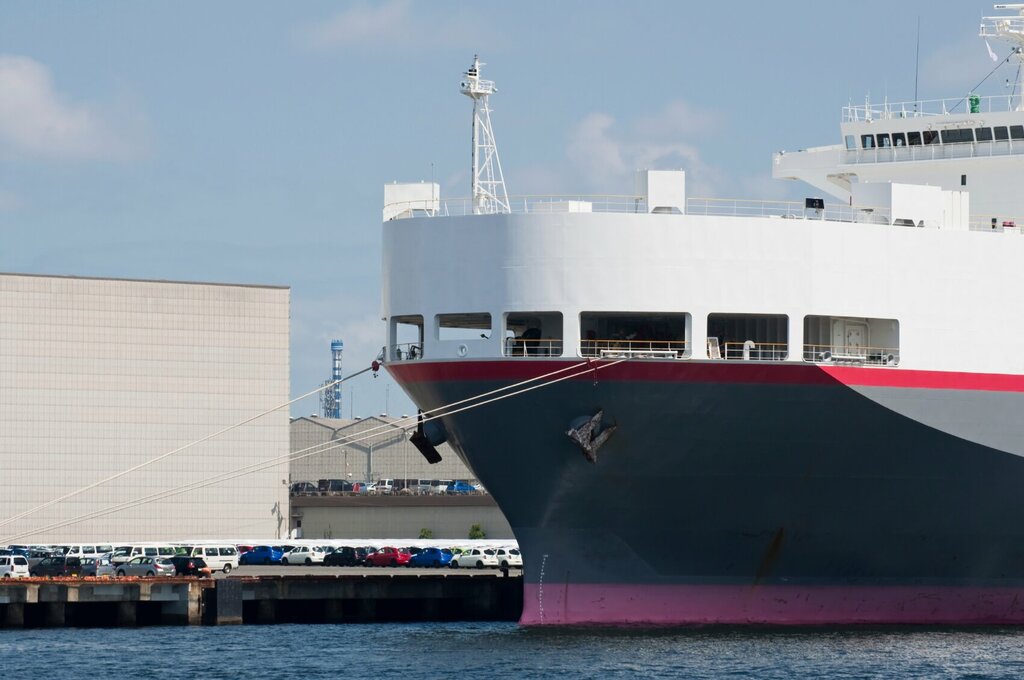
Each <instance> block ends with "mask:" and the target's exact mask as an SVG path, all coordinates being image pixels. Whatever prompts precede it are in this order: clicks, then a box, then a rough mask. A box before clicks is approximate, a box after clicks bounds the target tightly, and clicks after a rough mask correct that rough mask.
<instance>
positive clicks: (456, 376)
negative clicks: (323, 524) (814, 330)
mask: <svg viewBox="0 0 1024 680" xmlns="http://www.w3.org/2000/svg"><path fill="white" fill-rule="evenodd" d="M607 363H611V362H609V361H594V362H593V364H591V365H593V366H599V365H601V364H607ZM574 365H577V366H579V371H580V373H579V375H578V376H577V377H575V378H573V379H574V380H594V379H597V380H599V381H601V380H608V381H624V382H633V381H639V382H644V381H646V382H681V383H727V384H754V385H759V384H763V385H851V386H858V387H903V388H918V389H932V390H982V391H989V392H1024V375H1004V374H998V373H961V372H952V371H914V370H907V369H901V368H881V367H878V368H869V367H854V366H824V365H815V364H762V363H756V364H755V363H746V362H744V363H740V362H735V363H725V362H707V361H678V362H662V361H639V360H635V361H627V362H623V363H620V364H616V365H614V366H609V367H608V368H604V369H602V370H600V371H589V370H586V366H587V364H586V363H584V362H583V360H580V361H531V360H529V359H508V360H494V361H491V360H483V361H436V362H431V361H408V362H402V363H393V364H388V365H387V369H388V371H389V372H390V373H391V374H392V375H393V376H394V378H395V380H397V381H398V382H399V383H402V384H413V383H423V382H449V381H466V380H480V381H520V380H527V379H529V378H534V377H537V376H539V375H544V374H547V373H550V372H552V371H556V370H558V369H560V368H564V367H568V366H574ZM574 372H575V371H566V372H565V373H560V374H557V375H554V376H551V377H552V379H556V378H560V377H563V376H565V375H572V374H573V373H574Z"/></svg>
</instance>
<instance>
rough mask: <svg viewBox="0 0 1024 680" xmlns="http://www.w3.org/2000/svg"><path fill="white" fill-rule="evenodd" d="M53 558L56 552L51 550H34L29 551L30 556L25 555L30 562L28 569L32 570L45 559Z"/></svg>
mask: <svg viewBox="0 0 1024 680" xmlns="http://www.w3.org/2000/svg"><path fill="white" fill-rule="evenodd" d="M52 556H54V552H53V551H52V550H50V549H49V548H32V549H30V550H29V551H28V554H27V555H25V559H27V560H28V568H29V569H31V568H32V567H34V566H36V565H37V564H39V563H40V562H42V561H43V560H44V559H45V558H47V557H52Z"/></svg>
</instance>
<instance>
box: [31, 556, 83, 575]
mask: <svg viewBox="0 0 1024 680" xmlns="http://www.w3.org/2000/svg"><path fill="white" fill-rule="evenodd" d="M29 573H30V574H31V575H32V576H78V575H80V574H81V573H82V559H81V558H79V557H68V558H65V557H64V556H63V555H52V556H50V557H44V558H43V559H42V560H41V561H40V562H39V564H37V565H36V566H34V567H32V569H31V571H30V572H29Z"/></svg>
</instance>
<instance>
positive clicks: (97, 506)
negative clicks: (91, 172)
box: [0, 274, 289, 543]
mask: <svg viewBox="0 0 1024 680" xmlns="http://www.w3.org/2000/svg"><path fill="white" fill-rule="evenodd" d="M288 348H289V291H288V290H287V289H285V288H269V287H250V286H231V285H214V284H198V283H169V282H155V281H125V280H110V279H83V278H65V277H46V276H23V275H10V274H0V470H2V474H0V523H4V524H3V525H2V526H0V543H4V542H12V540H13V539H14V538H15V537H16V540H17V541H19V542H58V541H71V540H96V541H100V540H103V541H108V540H109V541H118V540H123V539H142V538H145V539H154V540H160V539H173V538H178V537H197V538H198V537H217V536H226V535H267V536H273V535H278V533H280V534H281V535H285V534H286V533H287V529H288V527H287V523H288V520H287V516H288V510H287V507H288V506H287V503H288V498H287V486H286V483H285V482H286V481H287V478H288V465H287V462H281V463H278V464H274V465H272V466H271V467H269V468H268V469H266V470H263V471H260V472H257V473H255V474H252V475H249V476H245V477H241V478H238V479H235V480H232V481H227V482H224V483H221V484H217V485H214V486H210V487H208V488H204V489H200V490H196V491H191V492H189V493H187V494H184V495H180V496H176V497H173V498H169V499H166V500H157V501H156V502H152V503H148V504H145V505H139V506H136V507H131V508H128V509H124V510H122V511H119V512H117V513H115V514H112V515H109V516H105V517H98V518H94V519H88V520H86V521H81V522H77V523H75V524H70V525H68V526H64V527H59V528H48V527H50V526H51V525H54V524H60V523H64V522H67V521H69V520H73V519H75V518H81V517H83V516H86V515H88V514H89V513H91V512H94V511H97V510H102V509H105V508H109V507H112V506H115V505H117V504H119V503H123V502H125V501H130V500H133V499H139V498H142V497H146V496H150V495H153V494H158V493H161V492H163V491H166V490H168V489H173V488H176V487H180V486H182V485H184V484H187V483H190V482H198V481H200V480H205V479H209V478H211V477H212V476H214V475H216V474H218V473H227V472H229V471H232V470H236V469H238V468H241V467H243V466H247V465H252V464H256V463H260V462H264V461H269V460H271V459H273V458H275V457H278V456H282V455H284V454H286V453H287V452H288V446H289V441H288V413H287V410H281V411H279V412H276V413H274V414H272V415H270V416H267V417H264V418H262V419H260V420H258V421H257V422H255V423H253V424H250V425H247V426H245V427H242V428H239V429H236V430H233V431H231V432H229V433H227V434H225V435H223V436H220V437H217V438H216V439H214V440H212V441H209V442H205V443H203V444H201V445H198V446H195V447H193V448H190V449H188V450H187V451H184V452H182V453H179V454H176V455H174V456H171V457H169V458H167V459H166V460H163V461H161V462H159V463H156V464H154V465H151V466H149V467H146V468H144V469H142V470H139V471H137V472H134V473H131V474H129V475H127V476H125V477H123V478H121V479H118V480H116V481H115V482H111V483H107V484H104V485H102V486H100V487H98V488H96V489H94V490H91V491H88V492H86V493H84V494H82V495H79V496H76V497H74V498H71V499H68V500H66V501H64V502H60V503H57V504H55V505H53V506H51V507H48V508H45V509H42V510H39V511H36V512H32V513H31V514H30V515H28V516H27V517H25V518H23V519H20V520H17V521H15V522H9V519H10V518H12V517H14V516H16V515H18V514H20V513H23V512H26V511H29V510H31V509H33V508H36V507H38V506H40V505H42V504H44V503H47V502H48V501H50V500H52V499H55V498H58V497H60V496H63V495H65V494H68V493H71V492H73V491H75V490H77V489H80V488H82V487H83V486H85V485H88V484H91V483H94V482H96V481H98V480H100V479H103V478H106V477H108V476H110V475H113V474H115V473H118V472H120V471H123V470H126V469H128V468H131V467H132V466H135V465H138V464H140V463H142V462H144V461H147V460H150V459H152V458H154V457H156V456H159V455H161V454H164V453H166V452H168V451H171V450H172V449H175V448H177V447H180V446H182V445H184V444H187V443H189V442H192V441H194V440H197V439H200V438H202V437H205V436H207V435H209V434H211V433H214V432H216V431H218V430H221V429H223V428H225V427H227V426H229V425H231V424H234V423H237V422H240V421H242V420H245V419H246V418H249V417H251V416H252V415H254V414H256V413H258V412H261V411H264V410H266V409H269V408H272V407H274V406H277V405H279V404H282V403H284V402H286V401H287V400H288V393H289V385H288V371H289V365H288V364H289V358H288ZM5 538H6V539H10V540H7V541H5V540H4V539H5Z"/></svg>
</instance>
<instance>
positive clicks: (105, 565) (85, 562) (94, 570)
mask: <svg viewBox="0 0 1024 680" xmlns="http://www.w3.org/2000/svg"><path fill="white" fill-rule="evenodd" d="M115 569H116V567H114V563H113V562H111V561H110V558H109V557H83V558H82V576H113V575H114V573H115Z"/></svg>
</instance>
